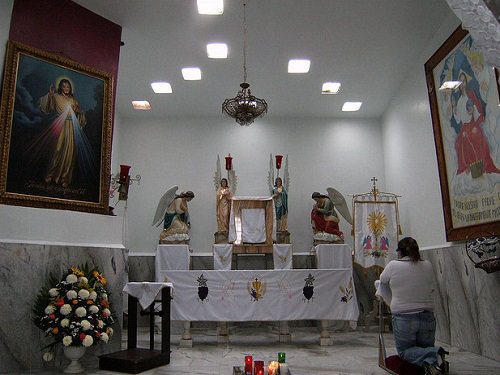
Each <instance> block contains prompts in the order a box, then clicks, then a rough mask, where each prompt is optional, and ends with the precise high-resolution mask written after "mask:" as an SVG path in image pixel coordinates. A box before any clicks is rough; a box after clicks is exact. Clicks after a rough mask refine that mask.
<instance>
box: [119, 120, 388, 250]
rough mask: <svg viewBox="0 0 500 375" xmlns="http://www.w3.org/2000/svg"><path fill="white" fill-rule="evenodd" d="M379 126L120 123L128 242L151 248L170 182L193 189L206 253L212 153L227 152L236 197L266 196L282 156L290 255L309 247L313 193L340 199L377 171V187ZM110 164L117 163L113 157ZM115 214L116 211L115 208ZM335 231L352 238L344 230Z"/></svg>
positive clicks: (196, 226)
mask: <svg viewBox="0 0 500 375" xmlns="http://www.w3.org/2000/svg"><path fill="white" fill-rule="evenodd" d="M381 134H382V133H381V128H380V124H379V123H378V122H377V121H368V120H359V121H348V120H330V119H329V120H326V119H275V118H270V117H264V118H263V119H259V120H257V121H256V122H255V123H254V124H252V125H251V126H250V127H240V126H239V125H238V124H237V123H236V122H234V121H232V120H230V119H227V118H224V117H222V115H221V116H220V117H214V118H212V119H165V120H157V121H153V122H142V123H138V122H137V121H126V120H124V121H122V123H121V124H120V136H119V139H120V142H119V146H118V147H119V151H118V152H119V153H120V155H121V156H122V160H120V161H119V162H118V163H117V164H130V165H132V169H131V175H134V174H136V173H139V174H141V176H142V180H141V184H140V185H132V186H131V188H130V192H129V201H128V209H127V217H128V239H129V241H128V245H129V246H128V247H129V248H130V249H131V250H132V251H147V252H150V251H155V250H156V244H157V241H158V238H159V233H160V231H161V228H155V227H152V225H151V224H152V221H153V216H154V214H155V211H156V207H157V204H158V201H159V199H160V198H161V196H162V195H163V193H164V192H165V191H166V190H167V189H168V188H169V187H170V186H172V185H178V186H179V189H180V190H192V191H193V192H194V193H195V195H196V197H195V198H194V199H193V200H192V201H191V202H190V205H189V210H190V215H191V224H192V229H191V232H190V235H191V241H190V246H191V248H192V249H193V251H195V252H208V251H211V245H212V244H213V242H214V232H215V231H216V219H215V187H214V182H213V179H214V174H215V168H216V161H217V155H219V156H220V158H221V165H222V168H223V171H224V164H223V162H224V156H226V155H227V154H228V153H230V154H231V156H232V157H233V169H234V170H235V172H236V175H237V177H238V185H237V191H236V195H239V196H263V195H264V196H266V195H267V196H268V195H269V190H268V186H267V175H268V171H269V158H270V154H273V155H275V154H283V155H287V154H288V160H289V173H290V188H289V216H288V230H289V231H290V233H291V239H292V242H293V244H294V251H295V252H302V251H309V249H310V248H311V246H312V232H311V226H310V217H309V215H310V210H311V206H312V203H313V201H312V199H311V194H312V192H313V191H320V192H325V193H326V188H327V187H329V186H332V187H335V188H336V189H337V190H339V191H340V192H341V193H343V194H344V195H345V197H346V200H347V202H348V204H349V206H350V205H351V198H350V197H349V196H348V194H352V193H362V192H365V191H369V190H370V188H371V182H370V178H371V177H372V176H377V177H379V178H380V183H381V186H383V182H384V181H383V174H384V166H383V161H382V154H381V152H380V150H381V147H382V143H381V141H382V138H381ZM113 164H115V162H114V161H113ZM116 212H119V211H116ZM341 229H342V230H343V231H344V233H345V234H346V238H347V241H348V243H352V239H351V237H350V227H349V226H347V225H346V222H345V221H343V223H342V225H341Z"/></svg>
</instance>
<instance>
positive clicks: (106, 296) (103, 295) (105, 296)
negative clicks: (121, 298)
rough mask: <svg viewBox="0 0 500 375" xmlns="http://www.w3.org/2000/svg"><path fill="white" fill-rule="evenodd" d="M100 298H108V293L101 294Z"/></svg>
mask: <svg viewBox="0 0 500 375" xmlns="http://www.w3.org/2000/svg"><path fill="white" fill-rule="evenodd" d="M101 298H102V299H103V300H105V301H107V300H108V295H107V294H106V293H103V294H101Z"/></svg>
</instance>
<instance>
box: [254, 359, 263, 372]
mask: <svg viewBox="0 0 500 375" xmlns="http://www.w3.org/2000/svg"><path fill="white" fill-rule="evenodd" d="M253 364H254V370H253V371H254V374H255V375H259V374H260V375H264V361H254V363H253ZM259 371H260V373H259Z"/></svg>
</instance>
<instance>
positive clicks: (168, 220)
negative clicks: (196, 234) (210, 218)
mask: <svg viewBox="0 0 500 375" xmlns="http://www.w3.org/2000/svg"><path fill="white" fill-rule="evenodd" d="M177 189H178V187H177V186H176V185H175V186H172V187H171V188H170V189H168V190H167V191H166V193H165V194H163V196H162V197H161V199H160V201H159V202H158V207H157V208H156V214H155V217H154V219H153V225H155V226H159V225H160V224H161V223H162V222H163V231H162V232H161V234H160V241H159V243H161V244H176V243H188V242H189V230H190V229H191V222H190V220H189V211H188V202H190V201H191V200H192V199H193V198H194V193H193V192H192V191H183V192H181V193H179V194H176V192H177Z"/></svg>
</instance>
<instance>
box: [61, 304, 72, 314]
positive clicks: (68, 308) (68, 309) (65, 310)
mask: <svg viewBox="0 0 500 375" xmlns="http://www.w3.org/2000/svg"><path fill="white" fill-rule="evenodd" d="M71 310H72V309H71V306H70V305H68V304H67V303H65V304H64V305H62V306H61V308H60V309H59V311H60V312H61V314H63V315H68V314H69V313H70V312H71Z"/></svg>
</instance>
